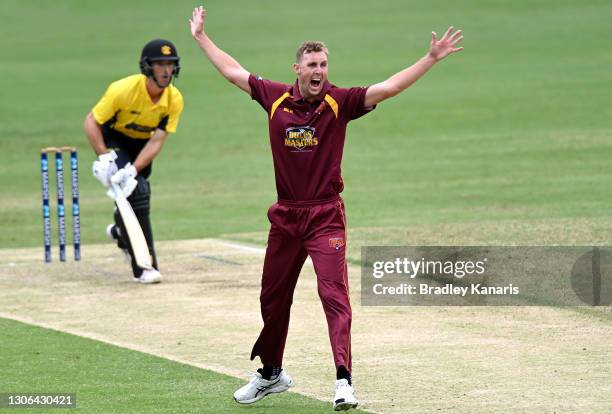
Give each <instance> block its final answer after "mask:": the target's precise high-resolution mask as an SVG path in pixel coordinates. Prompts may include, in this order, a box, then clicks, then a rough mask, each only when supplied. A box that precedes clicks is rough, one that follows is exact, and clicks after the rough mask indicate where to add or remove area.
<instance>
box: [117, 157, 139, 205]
mask: <svg viewBox="0 0 612 414" xmlns="http://www.w3.org/2000/svg"><path fill="white" fill-rule="evenodd" d="M137 175H138V172H137V171H136V167H134V166H133V165H132V164H130V163H129V162H128V163H127V164H125V167H123V168H122V169H120V170H119V171H117V172H116V173H115V174H114V175H113V176H112V177H111V182H112V183H113V184H117V185H118V186H119V187H120V188H121V190H122V191H123V195H124V196H125V198H128V197H129V196H130V194H132V192H133V191H134V189H135V188H136V186H137V185H138V181H136V176H137Z"/></svg>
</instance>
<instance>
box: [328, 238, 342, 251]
mask: <svg viewBox="0 0 612 414" xmlns="http://www.w3.org/2000/svg"><path fill="white" fill-rule="evenodd" d="M343 246H344V238H343V237H332V238H330V239H329V247H331V248H332V249H336V250H340V249H341V248H342V247H343Z"/></svg>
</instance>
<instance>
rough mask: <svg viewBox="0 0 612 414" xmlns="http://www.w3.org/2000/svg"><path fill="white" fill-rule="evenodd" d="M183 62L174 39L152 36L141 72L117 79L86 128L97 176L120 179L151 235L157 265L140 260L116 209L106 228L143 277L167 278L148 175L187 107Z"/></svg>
mask: <svg viewBox="0 0 612 414" xmlns="http://www.w3.org/2000/svg"><path fill="white" fill-rule="evenodd" d="M179 62H180V58H179V56H178V54H177V52H176V48H175V47H174V44H173V43H172V42H170V41H168V40H163V39H155V40H152V41H150V42H149V43H147V44H146V45H145V47H144V48H143V49H142V53H141V56H140V72H141V73H140V74H138V75H132V76H128V77H126V78H123V79H120V80H118V81H116V82H113V83H112V84H111V85H110V86H109V87H108V89H107V90H106V92H105V93H104V95H103V96H102V98H101V99H100V100H99V101H98V103H97V104H96V105H95V106H94V107H93V109H92V110H91V112H89V113H88V114H87V117H86V118H85V123H84V129H85V134H86V135H87V138H88V140H89V143H90V144H91V146H92V148H93V149H94V151H95V152H96V154H97V155H98V159H97V160H96V161H94V163H93V174H94V176H95V177H96V178H97V179H98V180H99V181H100V182H101V183H102V185H104V186H105V187H106V188H109V187H110V186H111V182H112V183H114V184H118V185H119V187H120V188H121V190H122V191H123V194H124V195H125V196H126V197H127V200H128V201H129V203H130V205H131V206H132V209H133V210H134V213H135V215H136V217H137V219H138V222H139V223H140V226H141V228H142V231H143V233H144V236H145V239H146V241H147V246H148V249H149V253H150V254H151V259H152V260H151V262H152V266H153V268H152V269H142V268H140V267H139V266H138V265H137V263H136V260H135V257H134V251H133V249H132V246H131V243H130V242H129V239H128V238H127V231H126V229H125V225H124V223H123V220H122V218H121V215H120V214H119V212H118V211H117V209H115V215H114V219H115V220H114V221H115V222H114V224H111V225H109V226H108V228H107V230H106V231H107V233H108V235H109V236H110V237H111V238H113V239H114V240H115V241H116V242H117V246H118V247H119V248H120V249H122V250H123V251H124V252H125V253H126V254H128V255H129V257H130V260H131V265H132V273H133V275H134V278H133V280H134V281H135V282H138V283H144V284H151V283H159V282H161V279H162V275H161V273H160V272H159V268H158V264H157V256H156V254H155V248H154V245H153V230H152V228H151V220H150V198H151V190H150V185H149V181H148V178H149V176H150V175H151V171H152V164H153V159H154V158H155V157H156V156H157V155H158V154H159V153H160V151H161V150H162V148H163V146H164V143H165V142H166V138H167V137H168V134H169V133H173V132H175V131H176V128H177V125H178V122H179V118H180V115H181V112H182V110H183V97H182V95H181V93H180V92H179V90H178V89H177V88H176V87H175V86H174V85H173V84H172V80H173V78H175V77H178V74H179V71H180V65H179ZM112 195H113V193H112V190H109V196H111V197H112Z"/></svg>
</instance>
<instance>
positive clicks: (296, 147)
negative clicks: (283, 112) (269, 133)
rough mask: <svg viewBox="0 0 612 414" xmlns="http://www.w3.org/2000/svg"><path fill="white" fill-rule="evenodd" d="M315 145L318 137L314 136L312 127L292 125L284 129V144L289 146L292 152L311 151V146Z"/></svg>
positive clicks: (317, 143) (317, 142)
mask: <svg viewBox="0 0 612 414" xmlns="http://www.w3.org/2000/svg"><path fill="white" fill-rule="evenodd" d="M317 145H319V138H317V137H315V129H314V128H313V127H310V126H304V127H294V128H287V129H286V130H285V146H286V147H291V148H292V152H311V151H312V149H313V148H312V147H316V146H317Z"/></svg>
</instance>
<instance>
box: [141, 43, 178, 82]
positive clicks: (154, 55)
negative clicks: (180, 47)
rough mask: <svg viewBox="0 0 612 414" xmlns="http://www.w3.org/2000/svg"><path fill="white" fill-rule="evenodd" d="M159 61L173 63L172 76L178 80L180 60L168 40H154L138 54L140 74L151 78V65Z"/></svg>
mask: <svg viewBox="0 0 612 414" xmlns="http://www.w3.org/2000/svg"><path fill="white" fill-rule="evenodd" d="M160 60H169V61H172V62H174V65H175V67H174V72H172V74H173V75H174V76H175V77H177V78H178V75H179V72H180V70H181V67H180V65H179V62H180V60H181V58H180V57H179V56H178V54H177V53H176V47H175V46H174V44H173V43H172V42H171V41H169V40H164V39H155V40H151V41H150V42H149V43H147V44H146V45H145V47H144V48H143V49H142V53H141V54H140V72H141V73H142V74H143V75H145V76H153V68H152V67H151V64H152V63H153V62H156V61H160Z"/></svg>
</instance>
